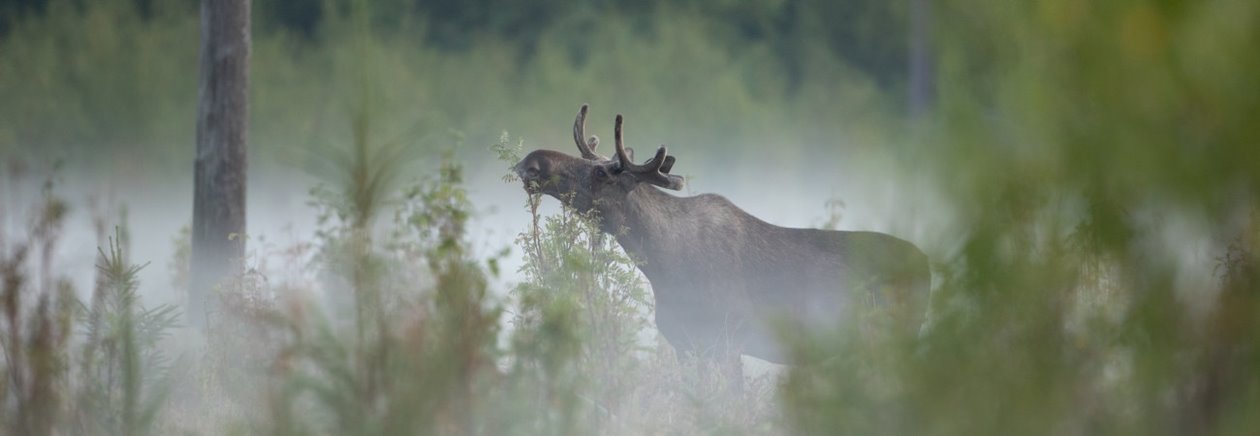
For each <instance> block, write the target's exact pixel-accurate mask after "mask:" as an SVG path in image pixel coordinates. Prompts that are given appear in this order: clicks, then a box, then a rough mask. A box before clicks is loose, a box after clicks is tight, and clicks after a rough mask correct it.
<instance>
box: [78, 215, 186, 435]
mask: <svg viewBox="0 0 1260 436" xmlns="http://www.w3.org/2000/svg"><path fill="white" fill-rule="evenodd" d="M121 234H122V231H121V230H116V231H115V236H114V237H111V238H110V240H109V251H104V250H101V257H100V263H99V264H98V265H97V269H98V270H99V273H100V278H99V279H98V281H97V288H96V291H95V292H94V293H93V296H92V302H91V305H87V306H81V307H80V314H79V317H78V323H79V324H80V329H81V330H82V332H81V334H82V336H83V338H84V339H83V346H82V352H81V355H79V356H78V359H79V360H78V365H79V367H80V373H81V374H82V375H81V377H82V381H81V382H80V386H79V392H78V397H77V401H78V404H77V406H78V407H80V408H82V410H81V411H80V412H79V414H78V416H77V420H78V421H79V422H78V423H77V424H76V425H77V426H78V430H79V431H83V432H92V433H100V434H113V435H142V434H150V433H152V432H153V430H154V428H155V423H156V420H157V413H158V412H159V411H160V410H161V408H162V403H163V402H164V401H165V400H166V395H167V393H168V392H169V390H168V388H167V386H168V384H169V382H168V381H167V380H166V378H167V377H168V376H169V374H171V368H170V366H171V364H172V362H171V361H170V359H169V358H168V357H167V356H166V354H165V353H164V352H163V350H162V348H160V347H159V346H160V342H161V341H162V340H163V339H164V338H166V337H167V335H168V334H169V332H170V331H171V330H172V329H173V328H175V327H177V326H178V324H179V316H180V315H179V312H178V309H177V308H176V307H175V306H172V305H165V304H164V305H159V306H156V307H153V308H146V307H144V306H143V305H142V304H140V301H139V296H138V295H136V289H137V288H138V286H139V284H138V282H137V279H136V276H137V274H138V273H139V272H140V269H141V268H143V267H144V265H131V264H128V263H127V260H126V255H125V252H124V246H123V244H124V243H123V241H122V239H121Z"/></svg>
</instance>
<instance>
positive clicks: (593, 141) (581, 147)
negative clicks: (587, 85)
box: [573, 104, 604, 160]
mask: <svg viewBox="0 0 1260 436" xmlns="http://www.w3.org/2000/svg"><path fill="white" fill-rule="evenodd" d="M590 108H591V105H589V104H583V105H582V109H579V110H578V114H577V119H576V120H573V142H574V143H576V144H577V148H578V151H580V152H582V158H584V159H590V160H604V157H603V156H600V155H598V154H596V153H595V147H599V137H597V136H595V135H591V137H590V139H586V111H588V110H590Z"/></svg>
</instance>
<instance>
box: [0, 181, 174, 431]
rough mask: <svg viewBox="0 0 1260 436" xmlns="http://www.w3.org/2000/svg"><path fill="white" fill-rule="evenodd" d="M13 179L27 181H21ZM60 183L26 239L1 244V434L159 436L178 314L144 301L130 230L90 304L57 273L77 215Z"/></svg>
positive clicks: (108, 260)
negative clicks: (56, 257)
mask: <svg viewBox="0 0 1260 436" xmlns="http://www.w3.org/2000/svg"><path fill="white" fill-rule="evenodd" d="M50 180H52V179H50ZM7 182H9V183H14V184H23V183H24V181H22V180H20V179H19V178H17V177H14V178H10V179H9V180H7ZM53 187H54V184H53V183H52V182H51V181H49V182H46V183H45V184H44V188H43V190H44V192H43V196H42V198H41V199H40V201H39V202H38V203H36V204H35V207H34V208H33V209H32V210H33V212H34V215H33V216H32V217H31V219H30V221H29V222H30V223H31V224H30V228H29V230H28V231H27V232H25V237H21V236H18V235H3V236H4V237H2V238H0V242H3V244H0V250H3V251H2V252H0V278H2V279H3V293H2V294H0V298H2V299H3V302H4V303H3V304H4V310H3V314H2V315H0V316H2V317H3V323H2V327H0V333H2V336H3V340H0V348H2V349H3V352H4V361H3V366H0V376H2V378H3V381H2V382H0V398H3V402H2V404H3V407H0V430H3V431H4V432H5V433H6V434H30V435H44V434H66V433H70V434H82V433H93V434H115V435H142V434H149V433H152V432H154V430H155V429H156V428H157V425H158V424H157V421H158V414H159V412H160V411H161V410H162V402H163V399H164V397H165V393H166V392H167V390H166V382H165V381H164V379H163V378H164V375H165V374H167V371H168V368H169V365H170V363H171V361H170V360H169V358H168V357H167V355H166V354H165V353H164V352H163V350H161V349H160V348H159V347H158V345H159V342H160V341H161V340H162V339H163V338H164V337H165V336H166V335H167V334H168V332H169V331H170V330H171V329H172V328H173V327H175V326H176V320H177V318H178V313H177V312H176V308H175V307H173V306H167V305H161V306H156V307H152V308H149V307H146V306H145V305H143V304H142V303H141V302H140V301H139V299H138V297H137V295H136V287H137V282H136V273H137V272H138V271H139V270H140V268H142V266H137V265H132V264H130V263H128V260H127V257H126V245H125V242H124V241H123V240H122V239H121V237H120V235H122V234H123V232H122V231H121V230H119V231H116V233H115V237H113V238H110V240H109V246H108V249H107V250H106V249H105V248H102V249H101V251H100V258H99V263H98V264H97V268H98V271H97V272H98V274H97V281H96V283H97V285H96V289H95V291H94V292H93V295H92V298H91V301H90V302H89V303H84V302H81V301H79V299H78V296H77V295H76V293H75V291H74V289H73V287H72V285H71V284H70V281H69V280H68V279H65V278H59V277H55V276H53V275H52V273H51V271H55V269H54V268H56V266H55V265H53V264H52V261H53V257H52V256H51V254H50V253H52V252H53V251H54V249H55V247H56V244H57V239H58V235H59V234H60V233H61V231H62V227H63V221H64V219H65V217H66V215H67V214H68V213H69V209H68V206H67V204H66V203H65V202H64V201H63V200H62V199H61V198H60V197H58V196H57V195H56V194H55V192H54V190H53ZM14 209H20V208H14ZM11 213H16V211H15V212H11ZM6 221H7V220H6ZM8 230H9V229H8V228H3V229H0V232H6V233H7V231H8ZM13 236H17V237H16V238H14V239H10V237H13ZM32 254H37V255H38V256H32ZM32 276H34V277H36V278H39V280H33V279H32Z"/></svg>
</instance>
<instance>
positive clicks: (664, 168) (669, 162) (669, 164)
mask: <svg viewBox="0 0 1260 436" xmlns="http://www.w3.org/2000/svg"><path fill="white" fill-rule="evenodd" d="M672 168H674V157H673V156H665V163H664V164H662V165H661V173H664V174H669V170H670V169H672Z"/></svg>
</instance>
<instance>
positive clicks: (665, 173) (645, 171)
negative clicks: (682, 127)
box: [613, 114, 683, 191]
mask: <svg viewBox="0 0 1260 436" xmlns="http://www.w3.org/2000/svg"><path fill="white" fill-rule="evenodd" d="M621 124H622V117H621V114H617V123H616V124H615V125H614V128H613V138H614V144H615V146H616V149H617V160H618V161H619V162H620V164H621V170H622V171H626V172H629V173H633V174H635V175H637V176H639V177H642V178H644V179H646V180H647V181H648V182H651V183H652V184H654V185H657V186H660V187H662V188H667V189H673V190H675V191H677V190H681V189H682V186H683V178H682V177H679V176H675V175H671V174H669V170H670V169H671V168H673V167H674V157H673V156H669V151H668V150H667V149H666V148H665V146H664V145H662V146H661V147H660V148H658V149H656V156H653V157H652V159H651V160H649V161H647V162H645V163H644V164H643V165H635V163H634V161H633V160H632V158H631V157H630V154H629V153H627V152H626V144H625V140H624V138H623V136H622V134H621Z"/></svg>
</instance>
